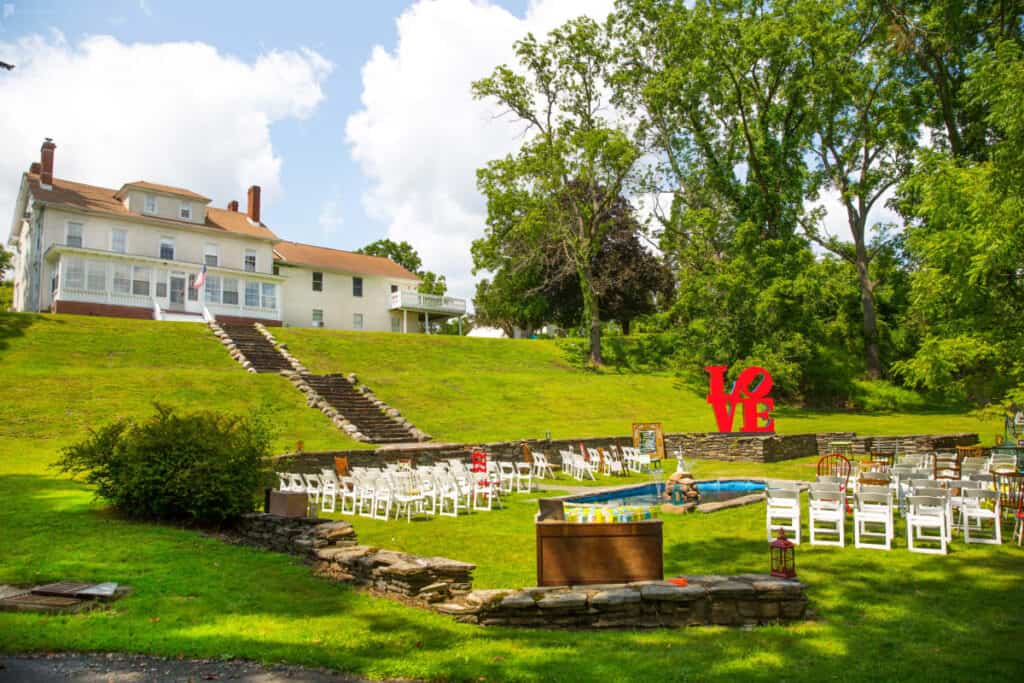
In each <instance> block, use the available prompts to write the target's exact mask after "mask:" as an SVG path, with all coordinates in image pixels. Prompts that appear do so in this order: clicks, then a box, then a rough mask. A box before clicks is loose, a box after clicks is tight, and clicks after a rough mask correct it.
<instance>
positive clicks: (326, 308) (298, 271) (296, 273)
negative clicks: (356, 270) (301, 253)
mask: <svg viewBox="0 0 1024 683" xmlns="http://www.w3.org/2000/svg"><path fill="white" fill-rule="evenodd" d="M278 268H279V271H280V272H279V274H280V275H281V277H284V278H285V281H284V283H283V285H282V286H281V292H282V297H283V298H284V301H285V302H286V303H285V306H284V323H285V325H288V326H289V327H312V326H313V309H314V308H316V309H320V310H322V311H323V312H324V327H325V328H328V329H334V330H352V329H355V328H354V327H353V324H352V321H353V315H354V314H356V313H361V314H362V315H363V330H364V331H373V332H391V331H392V329H393V328H392V320H393V319H398V320H401V316H402V313H401V311H391V310H390V306H391V285H396V286H398V287H399V289H404V290H410V291H415V289H416V286H417V284H418V282H417V281H416V280H403V279H397V278H388V277H382V276H379V275H359V274H351V273H338V272H331V271H321V270H317V269H315V268H312V267H309V266H299V265H289V264H284V263H278ZM314 271H316V272H322V273H323V274H324V287H323V291H321V292H314V291H313V272H314ZM353 277H362V278H363V296H361V297H354V296H352V278H353ZM420 331H422V329H421V326H420V324H419V322H418V316H417V315H416V314H414V313H410V314H409V332H420Z"/></svg>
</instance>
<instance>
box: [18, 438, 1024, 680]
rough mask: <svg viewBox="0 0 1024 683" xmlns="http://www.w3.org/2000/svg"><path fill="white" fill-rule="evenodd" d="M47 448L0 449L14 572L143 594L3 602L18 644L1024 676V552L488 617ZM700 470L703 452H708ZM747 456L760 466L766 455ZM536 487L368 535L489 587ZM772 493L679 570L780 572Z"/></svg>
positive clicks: (829, 571)
mask: <svg viewBox="0 0 1024 683" xmlns="http://www.w3.org/2000/svg"><path fill="white" fill-rule="evenodd" d="M51 455H52V454H51V453H50V452H49V451H48V450H46V449H42V450H39V451H34V450H32V449H29V450H27V451H25V452H22V453H19V454H17V455H13V456H11V457H6V458H4V459H3V460H2V461H0V497H2V500H4V505H3V506H0V530H2V535H3V544H4V555H3V557H4V559H3V561H2V562H0V583H26V584H28V583H38V582H44V581H51V580H57V579H76V580H83V581H101V580H103V581H107V580H112V581H118V582H121V583H125V584H128V585H130V586H132V588H133V589H134V590H133V593H132V594H131V595H130V596H128V597H127V598H125V599H123V600H121V601H119V602H117V603H114V604H113V605H111V606H110V607H109V608H108V609H102V610H98V611H94V612H89V613H84V614H78V615H70V616H42V615H38V614H25V613H3V612H0V652H23V651H47V652H48V651H55V650H89V651H125V652H146V653H155V654H160V655H166V656H186V657H242V658H247V659H253V660H258V661H262V662H266V663H275V662H290V663H302V664H307V665H316V666H327V667H331V668H335V669H341V670H344V671H348V672H353V673H356V674H360V675H365V676H370V677H413V678H423V679H436V680H457V681H469V680H473V681H481V680H484V681H491V680H501V681H514V680H524V681H590V680H603V681H604V680H606V681H663V680H665V681H668V680H679V681H733V680H752V681H777V680H787V681H822V680H936V681H947V680H949V681H952V680H970V681H987V680H992V681H995V680H1015V679H1016V678H1017V677H1018V676H1019V672H1020V671H1021V669H1022V667H1024V651H1022V650H1021V648H1020V642H1019V641H1020V634H1021V632H1022V631H1021V629H1022V628H1024V585H1022V580H1021V575H1020V567H1021V562H1022V560H1024V551H1021V550H1020V549H1018V548H1017V547H1016V546H1011V545H1004V546H1001V547H991V546H970V547H966V546H964V545H963V543H962V542H960V541H959V540H957V541H956V542H955V543H954V545H953V551H952V553H951V554H950V555H949V556H946V557H935V556H925V555H914V554H911V553H909V552H907V550H906V549H905V547H904V546H905V543H904V542H903V539H902V537H901V536H899V535H897V539H896V549H894V550H893V551H891V552H882V551H871V550H855V549H853V548H852V547H847V548H845V549H837V548H810V547H809V546H808V545H807V544H803V545H801V546H800V547H799V548H798V549H797V567H798V571H799V576H800V578H801V579H802V580H803V581H805V582H806V583H807V584H808V585H809V589H808V593H809V596H810V598H811V608H812V610H813V612H814V618H813V619H812V620H811V621H808V622H806V623H800V624H795V625H791V626H785V627H783V626H765V627H758V628H754V629H751V630H742V629H731V628H718V627H715V628H712V627H702V628H690V629H685V630H661V631H629V630H624V631H608V632H571V631H570V632H567V631H542V630H516V629H497V628H494V629H484V628H479V627H475V626H472V625H463V624H457V623H455V622H454V621H452V620H451V619H450V618H448V617H445V616H441V615H437V614H433V613H430V612H426V611H424V610H420V609H416V608H412V607H405V606H402V605H400V604H397V603H394V602H391V601H388V600H385V599H381V598H376V597H373V596H370V595H368V594H365V593H362V592H359V591H354V590H352V589H349V588H347V587H346V586H344V585H342V584H336V583H332V582H329V581H326V580H321V579H316V578H313V577H312V576H311V575H310V571H309V567H308V566H307V565H305V564H303V563H302V562H301V561H299V560H298V559H296V558H292V557H289V556H286V555H281V554H276V553H268V552H262V551H257V550H253V549H249V548H245V547H240V546H232V545H228V544H226V543H224V542H222V541H221V540H219V539H218V538H217V537H215V536H213V535H207V534H204V533H200V532H198V531H195V530H189V529H181V528H176V527H174V526H169V525H156V524H146V523H141V522H131V521H126V520H124V519H122V518H120V517H119V516H118V515H116V514H114V513H112V512H111V511H110V510H107V509H105V508H104V507H103V506H102V505H101V504H100V503H98V502H97V501H95V500H94V499H93V497H92V493H91V491H90V490H89V489H88V488H87V487H85V486H83V485H82V484H80V483H78V482H74V481H70V480H67V479H63V478H59V477H55V476H54V474H53V472H52V471H50V470H48V469H47V467H46V465H47V463H48V461H49V459H50V457H51ZM698 467H699V465H698ZM748 467H750V468H754V469H755V470H756V468H757V466H756V465H749V466H748ZM532 498H533V496H531V495H527V494H517V495H516V496H513V497H512V498H509V499H507V500H506V506H505V508H504V509H502V510H496V511H493V512H489V513H475V514H473V515H471V516H464V517H460V518H459V519H447V518H445V519H435V520H429V521H414V522H413V523H411V524H406V523H405V522H388V523H383V522H373V521H370V520H366V519H363V518H356V519H354V520H353V522H354V524H355V526H356V529H357V530H358V532H359V534H360V536H361V539H362V540H363V541H364V542H368V543H373V544H377V545H381V546H385V547H391V548H398V549H406V550H410V551H414V552H420V553H424V554H430V555H445V556H448V557H455V558H458V559H463V560H467V561H471V562H475V563H477V564H478V566H479V568H478V570H477V572H476V577H477V578H476V583H477V585H478V586H479V587H512V586H521V585H529V584H532V583H533V582H534V575H533V569H534V555H533V552H534V551H533V527H532V517H533V513H534V511H535V510H536V504H535V502H534V501H533V500H532ZM763 516H764V506H763V504H757V505H751V506H748V507H744V508H740V509H735V510H726V511H722V512H718V513H714V514H711V515H696V514H694V515H689V516H685V517H666V518H665V566H666V572H667V573H668V575H669V576H671V575H674V574H677V573H722V574H728V573H738V572H750V571H765V569H766V567H767V559H768V558H767V543H766V541H765V537H764V526H763Z"/></svg>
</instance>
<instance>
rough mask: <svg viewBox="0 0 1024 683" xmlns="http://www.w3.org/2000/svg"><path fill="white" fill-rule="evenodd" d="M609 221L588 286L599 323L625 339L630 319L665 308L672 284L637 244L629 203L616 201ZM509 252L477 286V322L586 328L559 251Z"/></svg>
mask: <svg viewBox="0 0 1024 683" xmlns="http://www.w3.org/2000/svg"><path fill="white" fill-rule="evenodd" d="M610 215H611V221H612V227H611V229H610V230H609V231H608V232H607V233H606V234H605V236H604V240H603V241H602V243H601V245H600V247H599V249H598V253H597V256H596V258H595V260H594V286H595V290H596V293H597V299H598V304H599V309H600V312H601V320H602V321H604V322H608V321H616V322H618V323H619V324H620V325H621V326H622V329H623V332H624V333H625V334H629V329H630V323H631V322H632V321H633V320H634V319H635V318H637V317H639V316H642V315H646V314H650V313H654V312H655V311H657V310H659V308H661V307H664V306H666V305H668V303H670V301H671V297H672V294H673V291H674V287H675V282H674V278H673V276H672V272H671V270H670V269H669V267H668V266H667V265H666V263H665V262H664V260H663V259H662V258H661V257H659V256H658V255H656V254H654V253H652V252H651V251H650V249H648V248H647V247H646V246H645V245H644V243H643V242H642V241H641V239H640V234H641V232H642V226H641V225H640V223H639V222H638V221H637V219H636V217H635V216H634V211H633V207H632V206H631V205H630V203H629V202H628V201H626V200H625V199H624V198H620V199H619V200H618V201H617V202H615V204H614V205H613V206H612V208H611V210H610ZM514 246H515V245H513V244H509V243H507V244H505V254H506V258H505V260H504V262H503V265H502V267H501V268H499V269H498V270H497V271H496V272H495V273H494V275H493V277H492V278H491V279H486V280H482V281H481V282H480V283H479V284H478V286H477V296H476V299H475V302H474V303H475V307H476V311H477V315H478V318H479V319H480V320H482V321H485V322H487V323H488V324H493V325H498V326H501V327H503V328H504V329H505V330H506V332H508V331H509V330H511V329H512V328H513V327H519V328H522V329H527V330H529V329H532V328H534V327H537V326H539V325H541V324H542V323H545V322H550V323H555V324H557V325H559V326H561V327H563V328H567V329H574V328H577V327H578V326H579V325H580V324H581V323H587V322H588V321H587V320H584V319H583V318H582V311H583V299H582V296H581V294H580V283H579V276H578V274H577V272H576V268H575V266H574V265H573V263H572V262H571V261H570V260H569V259H567V258H566V256H565V252H564V250H562V249H559V248H558V245H557V244H550V245H547V246H546V247H541V248H539V249H536V248H532V247H531V248H529V249H523V250H521V251H512V250H513V249H514ZM513 253H514V256H513Z"/></svg>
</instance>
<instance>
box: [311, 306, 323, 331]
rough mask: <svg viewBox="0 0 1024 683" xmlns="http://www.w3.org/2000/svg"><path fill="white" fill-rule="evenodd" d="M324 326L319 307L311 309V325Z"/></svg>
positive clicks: (321, 311)
mask: <svg viewBox="0 0 1024 683" xmlns="http://www.w3.org/2000/svg"><path fill="white" fill-rule="evenodd" d="M323 326H324V312H323V310H321V309H319V308H314V309H313V327H323Z"/></svg>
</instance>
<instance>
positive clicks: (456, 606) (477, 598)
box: [437, 574, 807, 628]
mask: <svg viewBox="0 0 1024 683" xmlns="http://www.w3.org/2000/svg"><path fill="white" fill-rule="evenodd" d="M686 578H687V580H688V581H689V585H687V586H682V587H681V586H677V585H675V584H673V583H670V582H668V581H643V582H638V583H628V584H609V585H601V586H573V587H560V588H526V589H523V590H515V591H509V590H481V591H473V592H472V593H469V594H468V595H466V596H465V597H464V598H462V599H460V600H457V601H453V602H450V603H443V604H441V605H438V606H437V610H438V611H439V612H442V613H444V614H450V615H452V616H454V617H455V618H456V619H457V620H458V621H462V622H467V623H472V624H480V625H482V626H527V627H539V628H638V627H639V628H656V627H669V628H678V627H682V626H703V625H716V626H740V625H746V624H750V625H753V624H768V623H776V622H786V621H797V620H800V619H803V618H804V617H805V616H806V613H807V597H806V595H805V594H804V588H805V586H804V585H803V584H802V583H800V582H799V581H787V580H782V579H777V578H774V577H772V576H769V575H767V574H743V575H740V576H729V577H726V576H689V577H686Z"/></svg>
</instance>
